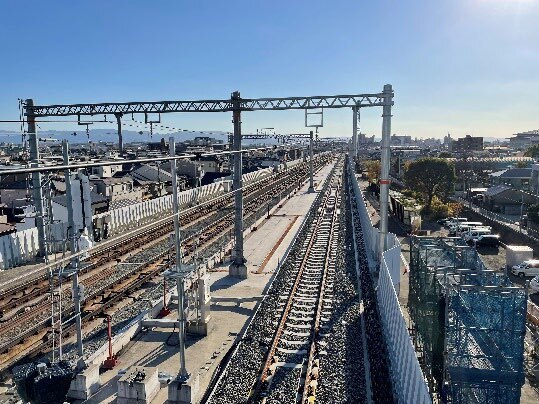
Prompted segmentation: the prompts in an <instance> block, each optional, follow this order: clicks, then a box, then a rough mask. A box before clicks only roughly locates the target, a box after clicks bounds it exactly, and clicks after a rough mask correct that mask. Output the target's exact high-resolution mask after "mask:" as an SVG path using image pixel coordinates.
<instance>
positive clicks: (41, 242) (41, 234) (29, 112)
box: [25, 98, 46, 257]
mask: <svg viewBox="0 0 539 404" xmlns="http://www.w3.org/2000/svg"><path fill="white" fill-rule="evenodd" d="M33 106H34V100H32V99H31V98H30V99H27V100H26V105H25V111H26V123H27V125H28V142H29V145H30V167H32V168H34V167H39V144H38V138H37V131H36V118H35V115H34V111H33V109H32V107H33ZM32 196H33V199H34V206H35V209H36V227H37V239H38V246H39V256H40V257H44V256H45V255H46V242H45V222H44V220H43V189H42V188H41V173H39V172H35V173H32Z"/></svg>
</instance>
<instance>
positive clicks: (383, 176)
mask: <svg viewBox="0 0 539 404" xmlns="http://www.w3.org/2000/svg"><path fill="white" fill-rule="evenodd" d="M392 104H393V90H392V88H391V84H386V85H385V86H384V107H383V113H382V144H381V146H382V147H381V149H382V164H381V165H382V167H381V173H380V229H379V230H380V251H379V257H380V262H381V257H382V253H383V252H384V251H385V249H386V239H387V224H388V220H389V218H388V204H389V183H390V180H389V166H390V160H391V150H390V147H389V145H390V137H391V105H392Z"/></svg>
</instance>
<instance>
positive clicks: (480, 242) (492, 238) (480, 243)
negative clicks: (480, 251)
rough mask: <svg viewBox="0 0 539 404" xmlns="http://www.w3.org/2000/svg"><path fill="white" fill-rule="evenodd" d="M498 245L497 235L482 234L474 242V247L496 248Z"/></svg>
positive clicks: (498, 237) (498, 238)
mask: <svg viewBox="0 0 539 404" xmlns="http://www.w3.org/2000/svg"><path fill="white" fill-rule="evenodd" d="M498 245H500V236H498V235H497V234H484V235H482V236H479V237H477V240H475V246H476V247H498Z"/></svg>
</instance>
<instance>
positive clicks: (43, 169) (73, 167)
mask: <svg viewBox="0 0 539 404" xmlns="http://www.w3.org/2000/svg"><path fill="white" fill-rule="evenodd" d="M291 145H292V144H287V145H281V146H266V147H257V148H252V149H242V150H240V151H235V150H227V151H219V152H206V153H196V154H183V155H181V156H175V157H172V156H164V157H150V158H142V159H133V160H113V161H98V162H92V163H79V164H69V165H56V166H41V167H26V168H19V167H17V168H16V170H17V173H20V174H23V173H35V172H41V173H44V172H53V171H64V170H76V169H79V168H91V167H101V166H111V165H116V164H119V163H122V164H136V163H154V162H159V161H169V160H185V159H191V158H197V157H210V156H218V155H227V154H234V153H251V152H255V151H263V150H269V149H271V150H273V149H275V148H276V147H279V148H283V147H287V146H291ZM13 171H14V170H13V169H11V170H0V175H9V174H13Z"/></svg>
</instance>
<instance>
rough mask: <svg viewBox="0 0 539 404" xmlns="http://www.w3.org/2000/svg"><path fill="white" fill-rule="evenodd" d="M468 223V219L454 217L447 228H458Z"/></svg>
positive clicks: (447, 223)
mask: <svg viewBox="0 0 539 404" xmlns="http://www.w3.org/2000/svg"><path fill="white" fill-rule="evenodd" d="M467 221H468V218H466V217H452V218H451V219H449V220H448V221H447V222H446V223H445V227H447V228H450V227H453V226H457V225H459V224H461V223H465V222H467Z"/></svg>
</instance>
